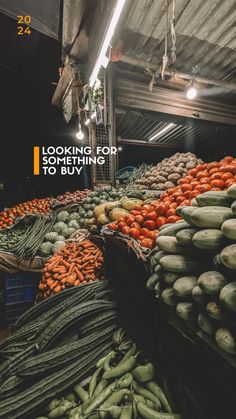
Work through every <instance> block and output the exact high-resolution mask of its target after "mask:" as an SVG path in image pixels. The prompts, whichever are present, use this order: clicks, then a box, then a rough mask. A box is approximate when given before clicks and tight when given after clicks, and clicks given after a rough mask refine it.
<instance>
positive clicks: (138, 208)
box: [134, 205, 142, 211]
mask: <svg viewBox="0 0 236 419" xmlns="http://www.w3.org/2000/svg"><path fill="white" fill-rule="evenodd" d="M134 209H135V210H137V211H141V209H142V205H135V207H134Z"/></svg>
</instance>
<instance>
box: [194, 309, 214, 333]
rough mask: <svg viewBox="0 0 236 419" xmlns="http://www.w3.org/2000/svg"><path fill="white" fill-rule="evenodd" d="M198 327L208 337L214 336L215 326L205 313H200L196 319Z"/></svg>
mask: <svg viewBox="0 0 236 419" xmlns="http://www.w3.org/2000/svg"><path fill="white" fill-rule="evenodd" d="M197 322H198V326H199V327H200V329H201V330H203V332H205V333H207V334H208V335H214V333H215V331H216V324H215V322H214V320H212V319H211V318H210V317H209V316H208V315H207V314H206V313H204V312H201V313H199V315H198V318H197Z"/></svg>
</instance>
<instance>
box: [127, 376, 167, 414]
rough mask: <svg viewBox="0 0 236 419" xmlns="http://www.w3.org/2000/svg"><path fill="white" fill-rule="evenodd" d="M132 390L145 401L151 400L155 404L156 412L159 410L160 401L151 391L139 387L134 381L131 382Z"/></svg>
mask: <svg viewBox="0 0 236 419" xmlns="http://www.w3.org/2000/svg"><path fill="white" fill-rule="evenodd" d="M133 389H134V391H135V393H137V394H139V395H140V396H143V397H144V398H145V399H148V400H151V401H152V402H153V403H154V404H155V406H156V408H157V410H161V402H160V400H159V399H158V398H157V397H156V396H155V395H154V394H153V393H152V392H151V391H149V390H147V389H146V388H143V387H141V386H139V385H138V383H136V382H135V381H134V382H133Z"/></svg>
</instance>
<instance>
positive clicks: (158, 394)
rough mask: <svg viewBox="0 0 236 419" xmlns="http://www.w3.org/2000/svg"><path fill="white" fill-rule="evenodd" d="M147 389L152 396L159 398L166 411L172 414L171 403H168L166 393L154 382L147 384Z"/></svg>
mask: <svg viewBox="0 0 236 419" xmlns="http://www.w3.org/2000/svg"><path fill="white" fill-rule="evenodd" d="M146 387H147V389H148V390H149V391H151V392H152V394H154V395H155V396H156V397H158V399H159V400H160V402H161V404H162V406H163V408H164V410H165V411H166V412H168V413H172V409H171V406H170V403H169V402H168V400H167V397H166V395H165V393H164V391H163V390H162V389H161V387H160V386H158V384H156V383H155V382H154V381H150V382H149V383H146Z"/></svg>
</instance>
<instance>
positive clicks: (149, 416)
mask: <svg viewBox="0 0 236 419" xmlns="http://www.w3.org/2000/svg"><path fill="white" fill-rule="evenodd" d="M137 409H138V412H139V414H140V415H141V416H142V418H144V419H181V416H180V415H176V414H173V413H160V412H156V411H155V410H153V409H151V408H150V407H148V406H147V405H146V404H144V403H141V402H138V403H137Z"/></svg>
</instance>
